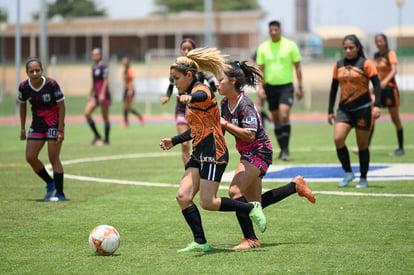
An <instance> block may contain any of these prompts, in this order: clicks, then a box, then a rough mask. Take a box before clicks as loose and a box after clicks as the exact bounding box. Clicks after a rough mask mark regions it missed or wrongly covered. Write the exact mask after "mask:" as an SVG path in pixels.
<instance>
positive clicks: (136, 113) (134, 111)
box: [131, 109, 141, 119]
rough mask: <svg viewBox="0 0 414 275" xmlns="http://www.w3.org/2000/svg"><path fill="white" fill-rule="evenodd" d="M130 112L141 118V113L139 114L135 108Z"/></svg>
mask: <svg viewBox="0 0 414 275" xmlns="http://www.w3.org/2000/svg"><path fill="white" fill-rule="evenodd" d="M131 113H133V114H134V115H136V116H137V117H138V118H139V119H141V114H140V113H139V112H138V111H137V110H134V109H131Z"/></svg>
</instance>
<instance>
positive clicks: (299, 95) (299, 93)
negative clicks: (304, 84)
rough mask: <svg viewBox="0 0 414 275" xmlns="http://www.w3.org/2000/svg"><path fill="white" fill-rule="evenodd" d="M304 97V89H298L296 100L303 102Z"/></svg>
mask: <svg viewBox="0 0 414 275" xmlns="http://www.w3.org/2000/svg"><path fill="white" fill-rule="evenodd" d="M302 97H303V89H302V88H298V89H297V90H296V98H297V99H298V100H301V99H302Z"/></svg>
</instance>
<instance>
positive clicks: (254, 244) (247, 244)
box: [233, 239, 260, 250]
mask: <svg viewBox="0 0 414 275" xmlns="http://www.w3.org/2000/svg"><path fill="white" fill-rule="evenodd" d="M242 240H244V241H243V242H242V243H241V244H239V245H236V246H235V247H233V250H245V249H252V248H260V242H259V240H257V239H242Z"/></svg>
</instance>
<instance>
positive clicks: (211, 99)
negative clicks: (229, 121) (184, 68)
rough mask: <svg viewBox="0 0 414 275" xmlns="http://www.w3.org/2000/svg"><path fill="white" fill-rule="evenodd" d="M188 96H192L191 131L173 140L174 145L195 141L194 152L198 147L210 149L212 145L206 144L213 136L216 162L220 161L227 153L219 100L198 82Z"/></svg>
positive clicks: (190, 89)
mask: <svg viewBox="0 0 414 275" xmlns="http://www.w3.org/2000/svg"><path fill="white" fill-rule="evenodd" d="M187 94H190V95H191V96H192V100H191V102H190V103H189V104H188V106H187V114H186V117H187V121H188V126H189V129H188V130H187V131H186V132H184V133H183V134H181V135H179V136H176V137H174V138H172V142H173V144H174V145H176V144H177V143H181V142H184V141H186V140H190V139H193V150H196V148H197V147H206V148H210V147H212V146H213V145H212V144H206V141H208V140H210V139H207V137H209V136H211V135H213V138H214V143H215V144H214V145H215V148H216V160H218V159H220V158H221V157H222V156H223V155H224V154H225V153H226V151H227V146H226V142H225V139H224V135H223V131H222V129H221V125H220V112H219V108H218V105H217V99H216V97H215V95H214V93H213V92H212V91H211V90H210V88H209V87H208V86H206V85H204V84H202V83H201V82H200V81H198V80H194V81H193V83H191V85H190V88H189V91H188V92H187Z"/></svg>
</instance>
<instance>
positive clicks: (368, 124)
mask: <svg viewBox="0 0 414 275" xmlns="http://www.w3.org/2000/svg"><path fill="white" fill-rule="evenodd" d="M335 122H344V123H347V124H349V125H351V126H352V127H354V128H356V129H360V130H367V131H370V130H372V128H373V127H374V118H373V116H372V105H371V106H368V107H364V108H362V109H359V110H356V111H345V110H343V109H338V110H337V111H336V119H335Z"/></svg>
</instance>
